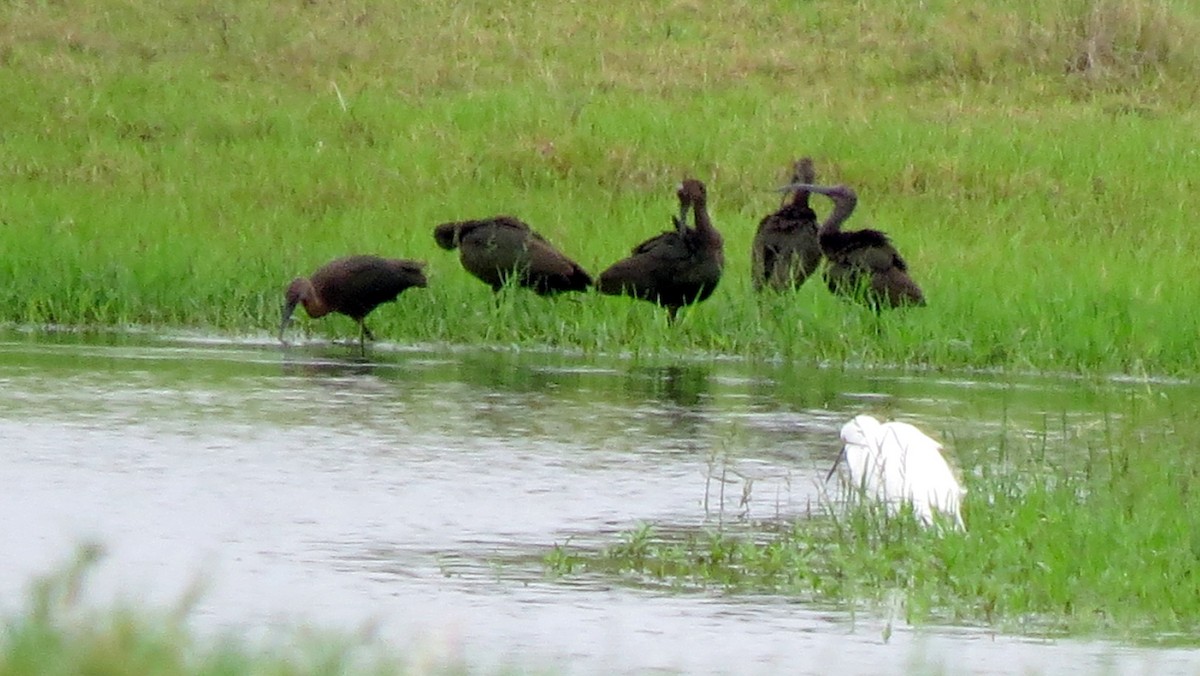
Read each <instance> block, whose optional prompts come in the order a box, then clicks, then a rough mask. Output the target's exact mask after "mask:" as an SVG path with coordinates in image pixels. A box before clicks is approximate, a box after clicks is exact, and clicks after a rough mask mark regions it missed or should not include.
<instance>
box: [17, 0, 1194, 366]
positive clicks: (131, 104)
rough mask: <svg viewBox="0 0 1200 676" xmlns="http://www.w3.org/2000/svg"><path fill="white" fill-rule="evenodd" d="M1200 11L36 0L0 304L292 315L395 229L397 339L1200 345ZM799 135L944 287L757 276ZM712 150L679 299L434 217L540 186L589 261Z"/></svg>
mask: <svg viewBox="0 0 1200 676" xmlns="http://www.w3.org/2000/svg"><path fill="white" fill-rule="evenodd" d="M710 5H711V6H710ZM1198 29H1200V10H1197V8H1196V7H1195V5H1194V3H1189V2H1183V1H1182V0H1178V1H1170V0H1072V1H1070V2H1056V1H1051V0H1040V1H1036V2H992V3H968V4H966V5H964V4H963V3H957V2H941V1H937V2H925V3H921V4H920V5H919V6H918V5H913V4H911V3H903V2H896V1H893V2H882V3H872V5H871V6H870V7H869V8H868V7H867V6H865V5H861V4H854V3H850V4H847V3H842V2H834V1H832V0H813V1H811V2H761V3H749V2H747V3H718V4H712V3H693V2H677V3H670V4H666V5H643V4H639V3H632V2H617V3H606V4H604V5H595V6H592V5H585V4H578V3H574V4H566V5H559V6H555V7H545V6H544V4H542V3H532V2H519V1H512V2H507V3H454V4H453V5H447V4H439V3H434V4H430V5H422V6H419V7H418V6H410V4H406V3H365V2H349V1H334V2H300V1H297V2H294V3H284V4H280V3H261V2H251V3H242V2H231V1H224V2H204V3H201V2H197V1H194V0H175V1H174V2H169V3H159V4H158V5H156V6H154V7H146V6H144V3H134V2H128V1H122V0H109V1H100V0H89V1H85V2H78V3H66V4H63V3H53V2H33V1H17V2H9V3H6V4H5V5H4V6H3V8H2V9H0V64H3V66H4V67H3V68H0V88H2V89H3V91H4V92H5V96H4V97H2V99H0V116H2V117H3V119H4V120H5V124H4V125H3V129H0V176H2V177H3V182H4V185H5V188H4V190H3V191H0V251H2V252H3V253H2V255H0V321H3V322H6V323H16V324H24V325H60V326H61V325H66V326H128V325H143V326H150V327H164V328H173V327H200V328H204V329H209V330H215V331H221V332H232V333H258V334H260V335H267V334H268V332H270V331H271V330H272V328H273V327H274V326H275V325H277V322H278V317H277V315H278V306H279V303H280V301H281V297H282V291H283V288H284V287H285V285H286V283H287V282H288V281H289V280H290V279H291V278H292V277H294V276H296V275H298V274H307V273H309V272H311V271H312V270H313V269H314V268H315V267H317V266H318V265H319V264H321V263H323V262H325V261H327V260H329V259H331V258H333V257H336V256H340V255H344V254H347V253H352V252H374V253H381V254H387V255H395V256H403V257H411V258H420V259H425V260H428V261H429V262H430V273H431V283H430V287H429V288H428V289H427V290H414V291H410V292H407V293H406V294H405V295H403V296H402V297H401V299H400V302H399V307H390V306H389V307H385V308H383V309H381V310H379V311H378V312H377V313H376V315H375V316H373V317H372V318H371V324H372V326H373V328H374V329H375V330H376V333H377V334H378V335H379V336H380V337H381V338H385V339H390V340H394V341H399V342H439V343H471V344H474V343H479V342H487V343H493V344H502V345H504V344H516V345H524V346H563V347H568V348H573V349H582V350H587V351H603V352H611V353H625V352H649V353H665V352H672V353H684V352H687V353H695V352H706V353H716V354H737V355H748V356H751V357H757V358H766V357H784V358H792V359H803V360H812V361H828V362H835V363H837V362H853V363H863V362H866V363H890V364H904V365H929V366H934V367H962V366H969V367H1006V368H1018V369H1028V368H1032V369H1046V370H1071V371H1101V372H1113V371H1121V372H1134V373H1141V372H1149V373H1164V374H1177V373H1191V372H1195V371H1196V370H1197V368H1198V367H1200V351H1198V350H1197V343H1196V340H1195V336H1196V335H1197V334H1198V332H1200V318H1198V316H1197V313H1194V312H1186V311H1183V310H1182V309H1184V308H1190V307H1192V306H1193V305H1195V304H1196V300H1197V296H1196V289H1195V284H1194V283H1192V282H1193V281H1194V280H1195V279H1197V278H1200V262H1198V259H1197V257H1196V256H1195V255H1194V252H1195V251H1197V250H1200V232H1198V231H1197V229H1196V228H1194V227H1192V226H1193V223H1192V221H1193V220H1194V219H1193V213H1192V212H1193V209H1192V208H1191V198H1192V195H1193V193H1194V192H1195V187H1196V186H1195V185H1194V183H1195V179H1194V177H1195V176H1200V154H1197V153H1196V151H1195V148H1194V145H1195V144H1194V142H1193V141H1194V139H1195V138H1197V136H1198V132H1200V118H1198V116H1197V114H1196V112H1195V110H1194V101H1195V100H1196V97H1197V95H1198V94H1200V84H1198V83H1200V44H1198V43H1197V42H1196V41H1195V40H1194V39H1193V36H1194V35H1196V33H1197V30H1198ZM801 154H811V155H813V156H814V157H815V158H816V161H817V170H818V172H819V176H820V177H821V179H822V180H825V181H831V182H832V181H840V182H846V183H849V184H851V185H853V186H854V187H855V188H856V189H857V190H858V192H859V194H860V198H861V199H860V209H859V213H858V214H857V215H856V216H855V218H854V219H853V221H852V223H856V224H858V225H859V226H871V225H873V226H877V227H881V228H883V229H885V230H887V231H888V232H889V233H891V234H892V235H893V237H894V239H895V241H896V242H897V244H898V246H899V247H900V249H901V251H902V252H903V253H904V255H905V256H906V257H907V258H908V259H909V262H910V264H911V267H912V270H913V274H914V276H915V277H916V279H917V280H918V282H919V283H920V284H921V285H922V286H923V287H924V288H925V291H926V294H927V296H928V297H929V300H930V306H929V307H928V308H925V309H922V310H919V311H907V312H897V313H892V314H889V315H886V316H885V317H883V318H882V319H880V320H876V319H875V318H874V317H873V316H871V315H870V313H868V312H866V311H865V310H862V309H861V308H857V307H854V306H851V305H848V304H846V303H844V302H842V301H840V300H838V299H835V298H832V297H830V296H829V294H828V293H827V292H826V291H825V290H824V288H823V287H822V286H820V285H819V284H815V283H810V284H808V285H807V286H806V287H805V288H803V289H802V290H801V291H800V292H799V293H797V294H795V296H794V297H793V296H787V297H782V298H780V297H768V298H762V299H759V298H756V297H755V295H754V294H753V292H752V290H751V287H750V283H749V279H748V276H749V269H750V263H749V251H748V248H749V243H750V238H751V236H752V233H753V230H754V228H755V226H756V224H757V221H758V219H759V218H760V217H761V216H762V215H764V214H765V213H767V212H768V211H769V210H771V209H772V208H773V207H774V205H775V204H776V196H775V195H773V194H771V193H768V192H765V189H766V188H770V187H772V186H774V185H776V184H778V183H779V182H780V181H781V180H783V179H784V177H785V174H786V171H787V168H788V166H789V164H790V162H791V160H792V159H794V158H795V157H796V156H798V155H801ZM685 175H694V176H697V177H699V178H701V179H703V180H705V181H706V182H707V183H708V185H709V194H710V196H711V197H712V202H713V204H712V207H713V211H714V216H715V219H716V222H717V224H718V227H719V228H720V229H721V230H722V232H723V233H724V235H725V237H726V243H727V259H728V265H727V269H726V274H725V279H724V280H723V281H722V284H721V287H720V288H719V289H718V291H717V292H716V294H715V295H714V296H713V298H712V299H710V300H709V301H707V302H706V303H704V304H703V305H702V306H699V307H696V308H693V309H692V310H691V311H689V312H687V313H686V316H685V318H684V319H683V321H682V322H681V324H680V326H678V327H676V328H675V329H674V330H668V329H667V327H666V326H665V321H664V319H663V316H662V315H663V312H661V311H659V310H657V309H656V308H653V307H651V306H649V305H646V304H643V303H635V302H632V301H629V300H627V299H618V298H602V297H595V296H586V297H582V298H579V299H578V301H577V302H570V301H566V300H557V301H543V300H542V299H537V298H531V299H526V298H514V299H511V300H506V301H505V302H503V303H501V305H500V306H499V307H498V308H497V307H494V306H493V304H492V302H491V300H490V292H488V290H487V289H486V288H485V287H484V286H483V285H482V284H480V283H478V282H477V281H475V280H474V279H472V278H469V277H468V276H467V275H466V274H465V273H464V272H463V271H462V270H461V269H460V268H459V267H458V265H457V260H456V259H455V257H454V255H453V254H451V253H449V252H443V251H440V250H438V249H436V247H435V245H434V243H433V239H432V237H431V230H432V228H433V226H434V225H435V224H437V223H439V222H442V221H445V220H451V219H461V218H468V217H474V216H484V215H491V214H496V213H513V214H516V215H519V216H521V217H522V218H524V219H525V220H527V221H528V222H530V223H531V224H533V225H534V226H535V227H536V228H538V229H539V230H541V231H542V232H543V233H544V234H545V235H547V236H548V237H549V238H550V239H551V240H552V241H554V242H556V243H557V244H559V245H560V246H561V248H563V249H564V250H565V251H566V252H568V253H569V254H570V255H572V256H573V257H575V258H576V259H577V260H579V261H580V262H581V263H582V264H583V265H584V266H585V267H586V268H587V269H589V270H591V271H593V272H598V271H599V270H601V269H603V268H604V267H605V266H607V265H608V264H609V263H611V262H612V261H614V260H616V259H618V258H620V257H622V256H623V255H625V253H626V252H627V251H628V249H629V248H630V247H631V246H632V245H633V244H635V243H637V242H638V241H640V240H641V239H644V238H645V237H647V236H649V235H651V234H653V233H655V232H658V231H660V230H661V229H663V228H665V227H666V226H668V225H669V214H670V213H671V212H672V211H673V209H674V196H673V186H674V184H675V183H676V182H677V181H678V180H679V179H680V178H681V177H683V176H685ZM821 208H822V210H823V209H824V208H825V206H824V205H822V206H821ZM312 327H313V329H312V330H314V331H316V332H318V333H319V334H320V335H322V336H328V335H335V334H340V335H349V334H350V333H351V332H352V330H353V327H352V324H351V322H350V321H349V320H338V319H330V320H325V321H323V322H320V323H314V324H313V325H312Z"/></svg>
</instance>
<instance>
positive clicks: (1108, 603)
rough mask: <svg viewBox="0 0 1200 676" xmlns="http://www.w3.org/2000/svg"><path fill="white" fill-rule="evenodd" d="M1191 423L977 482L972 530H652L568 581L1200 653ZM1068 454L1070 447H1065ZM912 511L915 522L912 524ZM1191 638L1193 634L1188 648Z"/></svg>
mask: <svg viewBox="0 0 1200 676" xmlns="http://www.w3.org/2000/svg"><path fill="white" fill-rule="evenodd" d="M1196 432H1197V429H1196V428H1195V423H1194V422H1193V421H1181V422H1179V423H1178V424H1176V425H1172V426H1168V427H1162V428H1158V429H1150V428H1142V429H1140V430H1136V431H1134V430H1133V428H1126V427H1125V425H1124V424H1123V423H1116V422H1114V423H1112V424H1111V425H1110V427H1109V428H1108V429H1106V430H1104V431H1103V432H1102V434H1100V435H1099V436H1098V437H1097V438H1095V439H1093V440H1090V441H1084V440H1082V439H1075V440H1072V443H1073V444H1079V445H1081V446H1082V448H1080V447H1079V446H1076V447H1074V448H1065V447H1064V448H1058V447H1056V445H1053V444H1051V445H1047V446H1044V447H1043V448H1042V449H1041V450H1040V452H1039V453H1038V454H1037V455H1038V457H1037V458H1036V460H1027V461H1021V462H1016V461H1014V460H1013V459H1012V456H1010V455H1009V454H1008V450H1007V449H1005V448H1004V447H1003V445H1001V447H999V448H995V449H989V452H993V453H996V454H998V455H999V456H1000V460H999V462H998V463H997V469H994V470H988V471H985V472H982V473H977V474H976V476H974V477H973V479H971V480H968V482H967V484H968V488H969V491H970V493H969V494H968V496H967V499H966V501H965V503H964V509H965V518H966V521H967V530H966V531H965V532H960V531H956V530H953V529H944V530H941V531H939V530H937V529H930V528H923V527H921V526H920V525H919V523H918V522H917V521H916V520H915V519H912V518H893V519H888V518H886V514H885V513H884V510H882V509H878V508H873V507H872V506H866V507H863V508H861V509H854V510H851V511H848V512H847V513H844V514H843V513H840V512H839V513H836V514H832V513H825V514H820V515H817V516H814V517H813V518H804V519H799V520H797V521H796V522H795V523H793V524H790V525H787V526H782V527H778V526H776V527H774V528H772V529H769V530H763V529H753V528H746V529H744V530H743V532H738V531H716V532H709V531H702V532H682V533H681V532H660V531H658V530H656V529H655V528H653V527H652V526H642V527H640V528H638V529H636V530H635V531H633V532H632V533H630V534H628V535H626V536H625V538H624V539H623V541H622V542H621V543H619V544H616V545H613V546H611V547H609V548H607V549H605V550H602V551H591V552H589V551H581V550H572V549H571V548H570V547H563V546H560V547H556V548H555V549H554V551H553V552H552V553H551V554H549V555H548V556H547V565H548V567H549V569H550V570H551V571H555V572H557V573H560V574H573V573H579V572H584V571H587V572H591V573H593V574H595V573H600V574H612V575H617V576H619V577H625V578H626V579H632V580H633V581H635V582H637V583H646V582H651V583H655V584H664V583H665V584H670V585H678V586H684V587H698V588H713V587H715V588H718V589H727V590H736V591H742V592H767V593H781V594H787V595H794V596H798V597H800V598H802V599H805V600H808V601H811V602H816V603H822V604H830V605H833V606H837V607H841V608H849V609H867V610H871V611H874V612H882V613H884V614H891V613H895V612H896V605H897V602H898V603H899V607H900V608H901V609H902V613H903V614H902V617H904V618H905V619H907V620H908V621H909V622H913V623H950V624H970V625H975V624H982V625H989V626H993V627H997V628H1000V629H1004V630H1015V631H1023V632H1030V633H1035V634H1056V635H1057V634H1072V635H1103V636H1115V637H1121V638H1133V639H1136V640H1148V641H1166V642H1172V643H1189V644H1194V643H1195V638H1194V637H1195V636H1197V629H1198V628H1200V626H1198V623H1197V618H1198V617H1200V579H1198V578H1197V577H1196V575H1194V574H1193V572H1192V571H1193V568H1194V562H1195V560H1196V557H1197V556H1200V539H1198V538H1197V537H1196V533H1198V532H1200V517H1198V516H1197V514H1200V498H1197V495H1196V492H1195V491H1194V490H1193V488H1194V487H1193V484H1194V481H1195V477H1196V476H1197V475H1198V473H1200V461H1198V460H1197V459H1196V458H1195V456H1194V454H1192V453H1190V452H1189V451H1188V449H1189V448H1190V447H1191V446H1190V445H1189V444H1190V442H1189V441H1188V439H1194V438H1196ZM1064 446H1065V443H1064ZM908 516H911V515H908ZM1187 637H1192V638H1187Z"/></svg>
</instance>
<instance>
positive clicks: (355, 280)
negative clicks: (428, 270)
mask: <svg viewBox="0 0 1200 676" xmlns="http://www.w3.org/2000/svg"><path fill="white" fill-rule="evenodd" d="M424 268H425V264H424V263H421V262H418V261H410V260H403V259H398V258H380V257H379V256H366V255H363V256H347V257H345V258H338V259H336V260H333V261H330V262H329V263H326V264H325V265H323V266H321V267H320V268H318V269H317V271H316V272H314V273H313V274H312V277H308V278H305V277H297V278H296V279H294V280H292V283H291V285H289V286H288V289H287V295H286V296H285V297H284V303H283V319H282V320H281V321H280V323H279V341H280V342H283V332H284V329H286V328H287V327H288V324H290V323H291V321H292V312H293V311H295V309H296V306H297V305H303V306H304V309H305V311H307V312H308V316H309V317H312V318H313V319H317V318H319V317H324V316H325V315H327V314H329V313H330V312H337V313H340V314H344V315H346V316H347V317H350V318H351V319H353V320H354V321H356V322H358V328H359V336H358V343H359V347H360V348H362V349H364V350H365V349H366V342H365V341H366V339H367V338H370V339H371V340H375V336H374V335H372V334H371V330H370V329H368V328H367V325H366V324H365V323H364V322H363V320H364V319H366V317H367V315H369V314H371V311H372V310H374V309H375V308H376V307H378V306H379V305H380V304H382V303H387V302H390V301H394V300H396V296H398V295H400V292H401V291H404V290H405V289H408V288H411V287H414V286H422V287H423V286H425V285H426V283H427V280H426V279H425V272H424Z"/></svg>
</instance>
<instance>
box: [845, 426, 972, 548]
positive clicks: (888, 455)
mask: <svg viewBox="0 0 1200 676" xmlns="http://www.w3.org/2000/svg"><path fill="white" fill-rule="evenodd" d="M842 442H843V444H844V445H843V446H842V453H841V455H839V456H838V459H837V461H836V462H835V463H834V465H833V467H832V468H831V469H830V470H829V474H828V475H827V476H826V477H825V480H826V481H828V480H829V477H832V476H833V473H834V472H835V471H836V470H837V468H838V466H839V465H840V464H843V463H844V464H845V465H846V469H847V470H848V473H849V475H850V476H849V486H848V488H849V489H850V490H851V491H853V492H854V494H856V495H862V496H864V497H867V498H870V499H873V500H876V501H878V502H882V503H884V504H885V505H886V506H887V510H888V513H889V514H896V513H898V512H899V511H900V507H901V505H903V504H905V503H908V504H911V505H912V510H913V513H914V514H916V515H917V517H918V518H920V519H921V521H922V523H924V524H925V525H927V526H929V525H933V523H934V513H935V512H940V513H942V514H944V515H946V516H947V517H948V518H951V519H953V520H954V523H955V525H956V526H957V527H958V528H963V520H962V515H961V514H960V513H959V503H960V501H961V500H962V497H963V496H964V495H965V494H966V492H967V491H966V489H964V488H963V487H962V485H961V484H959V483H958V479H956V478H955V477H954V472H953V471H951V469H950V466H949V465H948V464H946V459H945V458H943V457H942V453H941V450H942V445H941V444H939V443H938V442H936V441H934V440H933V439H931V438H930V437H929V436H928V435H926V434H925V433H924V432H922V431H921V430H919V429H917V428H916V427H913V426H912V425H910V424H908V423H903V422H887V423H880V422H879V421H878V420H876V419H875V418H872V417H871V416H869V415H860V416H855V418H854V419H853V420H851V421H850V422H848V423H846V424H845V425H843V426H842Z"/></svg>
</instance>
